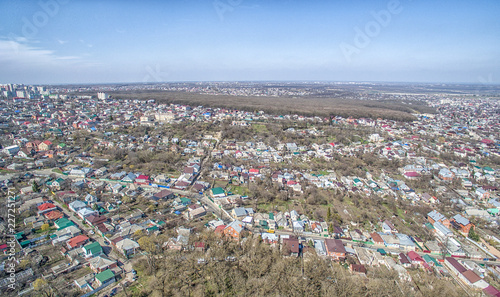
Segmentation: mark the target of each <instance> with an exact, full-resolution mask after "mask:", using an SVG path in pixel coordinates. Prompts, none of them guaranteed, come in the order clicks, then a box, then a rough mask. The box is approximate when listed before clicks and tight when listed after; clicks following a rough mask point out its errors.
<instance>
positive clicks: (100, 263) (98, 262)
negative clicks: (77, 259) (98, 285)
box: [89, 256, 118, 273]
mask: <svg viewBox="0 0 500 297" xmlns="http://www.w3.org/2000/svg"><path fill="white" fill-rule="evenodd" d="M89 266H90V268H91V269H92V270H93V271H94V272H95V273H99V272H103V271H104V270H106V269H113V268H115V267H118V264H117V262H116V260H111V259H109V258H107V257H105V256H97V257H94V258H92V259H90V260H89Z"/></svg>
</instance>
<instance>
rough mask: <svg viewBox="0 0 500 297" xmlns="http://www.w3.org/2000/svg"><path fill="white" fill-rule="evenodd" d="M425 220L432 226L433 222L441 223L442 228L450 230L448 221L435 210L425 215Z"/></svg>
mask: <svg viewBox="0 0 500 297" xmlns="http://www.w3.org/2000/svg"><path fill="white" fill-rule="evenodd" d="M427 220H428V221H429V223H431V224H433V225H434V223H435V222H441V223H442V224H443V225H444V226H446V228H450V220H448V219H447V218H446V217H445V216H444V215H442V214H441V213H439V212H438V211H436V210H433V211H431V212H429V213H428V214H427Z"/></svg>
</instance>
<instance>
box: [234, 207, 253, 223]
mask: <svg viewBox="0 0 500 297" xmlns="http://www.w3.org/2000/svg"><path fill="white" fill-rule="evenodd" d="M253 214H254V211H253V209H252V208H248V207H247V208H245V207H236V208H233V210H232V211H231V215H232V216H233V217H234V218H235V219H237V220H240V219H242V218H244V217H246V216H251V215H253Z"/></svg>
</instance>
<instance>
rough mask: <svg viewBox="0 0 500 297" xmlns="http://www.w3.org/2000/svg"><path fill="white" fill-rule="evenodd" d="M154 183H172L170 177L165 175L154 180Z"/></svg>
mask: <svg viewBox="0 0 500 297" xmlns="http://www.w3.org/2000/svg"><path fill="white" fill-rule="evenodd" d="M154 181H155V183H160V184H163V183H168V182H169V181H170V177H168V176H166V175H164V174H160V175H157V176H156V177H155V178H154Z"/></svg>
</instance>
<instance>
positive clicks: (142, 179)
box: [134, 174, 151, 185]
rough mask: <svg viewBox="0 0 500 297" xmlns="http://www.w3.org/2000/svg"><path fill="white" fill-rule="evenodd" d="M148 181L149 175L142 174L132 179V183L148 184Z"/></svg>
mask: <svg viewBox="0 0 500 297" xmlns="http://www.w3.org/2000/svg"><path fill="white" fill-rule="evenodd" d="M150 182H151V180H150V178H149V176H147V175H143V174H141V175H139V176H138V177H137V178H136V179H135V181H134V183H136V184H139V185H149V183H150Z"/></svg>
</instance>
